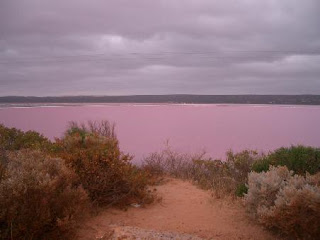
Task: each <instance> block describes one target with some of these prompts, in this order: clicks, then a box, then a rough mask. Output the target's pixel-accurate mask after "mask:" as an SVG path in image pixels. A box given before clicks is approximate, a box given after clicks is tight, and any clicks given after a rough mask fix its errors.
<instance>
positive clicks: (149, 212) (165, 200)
mask: <svg viewBox="0 0 320 240" xmlns="http://www.w3.org/2000/svg"><path fill="white" fill-rule="evenodd" d="M156 189H157V192H158V195H159V196H160V197H162V201H161V202H160V203H154V204H152V205H150V206H147V207H146V208H134V207H131V208H129V209H128V211H120V210H114V209H108V210H105V211H102V212H101V213H100V214H99V215H98V216H96V217H92V218H90V219H88V220H86V221H85V222H84V223H83V224H81V227H80V229H79V231H78V233H77V235H78V237H79V239H81V240H82V239H107V237H108V236H109V235H110V229H113V232H118V233H119V232H121V231H122V232H125V228H123V227H122V226H130V227H137V228H134V231H135V234H136V235H135V236H134V237H131V238H130V234H128V233H123V235H121V234H120V235H117V236H124V238H121V237H119V238H118V239H139V231H141V232H143V229H146V230H154V231H157V232H158V233H159V232H172V233H178V234H191V235H192V236H194V237H200V238H204V239H217V240H227V239H228V240H229V239H257V240H258V239H259V240H263V239H267V240H269V239H270V240H271V239H276V237H275V236H273V235H271V234H270V233H269V232H268V231H266V230H264V229H263V228H262V227H261V226H259V225H257V224H255V223H254V222H252V221H251V220H250V219H248V217H247V216H246V214H245V211H244V209H243V207H242V206H241V204H240V203H239V202H237V201H233V202H232V201H227V200H221V199H213V198H212V197H211V196H210V193H209V192H206V191H203V190H201V189H199V188H197V187H195V186H194V185H192V184H191V183H189V182H186V181H181V180H176V179H170V180H169V181H168V182H167V183H166V184H163V185H161V186H157V187H156ZM139 229H141V230H139ZM111 233H112V232H111ZM103 236H104V238H102V237H103ZM114 236H115V235H114ZM137 236H138V237H137ZM154 236H155V235H154ZM172 236H173V238H171V239H180V236H182V235H176V236H175V237H174V235H172ZM150 238H152V237H150V235H149V236H148V237H141V238H140V239H150ZM116 239H117V238H116ZM154 239H162V238H156V237H154ZM163 239H167V238H163Z"/></svg>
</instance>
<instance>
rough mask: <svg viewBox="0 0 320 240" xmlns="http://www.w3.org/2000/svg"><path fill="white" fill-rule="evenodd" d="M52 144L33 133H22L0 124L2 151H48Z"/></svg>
mask: <svg viewBox="0 0 320 240" xmlns="http://www.w3.org/2000/svg"><path fill="white" fill-rule="evenodd" d="M51 145H52V143H51V142H50V141H49V140H48V139H47V138H45V137H44V136H42V135H41V134H39V133H37V132H35V131H27V132H23V131H21V130H19V129H16V128H7V127H5V126H3V125H1V124H0V146H1V149H2V150H9V151H13V150H20V149H26V148H28V149H38V150H39V149H41V150H42V151H43V150H47V149H50V147H51Z"/></svg>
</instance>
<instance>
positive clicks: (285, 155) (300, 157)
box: [252, 145, 320, 175]
mask: <svg viewBox="0 0 320 240" xmlns="http://www.w3.org/2000/svg"><path fill="white" fill-rule="evenodd" d="M270 166H286V167H287V168H288V169H289V170H292V171H293V172H294V173H296V174H299V175H305V174H306V172H308V173H310V174H315V173H317V172H319V171H320V149H319V148H313V147H305V146H299V145H298V146H291V147H290V148H284V147H282V148H279V149H277V150H275V151H274V152H272V153H270V154H269V155H267V156H266V157H265V158H263V159H261V160H260V161H257V162H255V164H254V165H253V168H252V170H253V171H256V172H262V171H268V170H269V167H270Z"/></svg>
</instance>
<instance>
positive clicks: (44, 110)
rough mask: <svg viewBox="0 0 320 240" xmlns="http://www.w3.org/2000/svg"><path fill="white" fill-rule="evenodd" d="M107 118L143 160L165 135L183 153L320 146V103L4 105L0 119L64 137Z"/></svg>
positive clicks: (127, 147)
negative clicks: (76, 126) (70, 127)
mask: <svg viewBox="0 0 320 240" xmlns="http://www.w3.org/2000/svg"><path fill="white" fill-rule="evenodd" d="M101 119H108V120H110V121H114V122H115V123H116V126H117V135H118V138H119V140H120V146H121V148H122V150H123V151H125V152H130V153H132V154H134V155H135V156H136V158H135V160H136V161H139V159H141V158H142V157H143V156H146V155H147V154H148V153H150V152H153V151H157V150H160V149H162V148H163V147H164V144H165V142H166V140H169V143H170V145H171V146H172V147H174V148H175V149H177V150H179V151H183V152H197V151H201V150H206V151H207V152H208V154H209V155H210V156H212V157H214V158H223V157H224V156H225V152H226V151H227V150H228V149H230V148H231V149H233V150H235V151H239V150H242V149H246V148H250V149H257V150H263V151H268V150H272V149H275V148H278V147H281V146H290V145H291V144H305V145H311V146H320V128H319V123H320V106H255V105H128V104H122V105H103V106H69V107H35V108H2V109H1V108H0V123H3V124H5V125H6V126H9V127H17V128H20V129H23V130H36V131H38V132H41V133H43V134H44V135H45V136H47V137H49V138H53V137H59V136H61V135H62V133H63V131H64V130H65V128H66V126H67V123H68V121H72V120H76V121H79V122H84V121H87V120H101Z"/></svg>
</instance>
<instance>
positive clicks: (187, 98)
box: [0, 94, 320, 106]
mask: <svg viewBox="0 0 320 240" xmlns="http://www.w3.org/2000/svg"><path fill="white" fill-rule="evenodd" d="M9 104H11V105H15V104H16V105H18V104H19V106H21V105H23V106H26V105H31V104H39V105H41V106H42V105H53V104H55V105H59V106H61V105H64V106H65V105H71V106H74V105H83V104H86V105H87V104H94V105H99V104H136V105H138V104H148V105H151V104H258V105H320V95H188V94H173V95H131V96H59V97H35V96H3V97H0V105H9Z"/></svg>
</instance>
